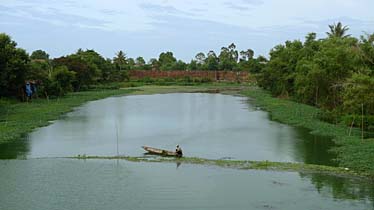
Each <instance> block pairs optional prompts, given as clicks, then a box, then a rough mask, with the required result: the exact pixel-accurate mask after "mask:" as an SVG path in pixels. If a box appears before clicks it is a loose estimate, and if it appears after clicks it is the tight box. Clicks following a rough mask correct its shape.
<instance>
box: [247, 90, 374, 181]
mask: <svg viewBox="0 0 374 210" xmlns="http://www.w3.org/2000/svg"><path fill="white" fill-rule="evenodd" d="M242 94H244V95H245V96H249V97H251V98H253V99H255V101H254V102H255V103H256V104H257V105H258V106H260V107H262V108H263V109H265V110H266V111H269V112H270V113H271V118H272V119H273V120H277V121H280V122H283V123H287V124H290V125H294V126H300V127H304V128H308V129H310V130H311V132H312V133H315V134H319V135H323V136H330V137H332V138H333V140H334V141H335V143H336V145H337V146H338V147H336V148H334V151H333V152H335V153H336V154H337V161H338V162H339V166H341V167H347V168H350V169H352V170H354V171H358V172H361V173H365V174H370V175H371V176H374V162H373V161H372V160H373V154H374V139H366V140H364V141H362V140H361V139H360V138H361V136H360V130H359V129H356V128H353V129H352V131H351V132H350V128H348V127H346V126H345V125H336V124H330V123H327V122H324V121H322V120H320V116H321V115H322V116H324V117H326V113H324V112H322V111H321V110H320V109H318V108H316V107H313V106H309V105H305V104H300V103H296V102H294V101H291V100H285V99H279V98H274V97H272V96H271V95H270V94H269V93H268V92H267V91H264V90H261V89H259V88H251V89H248V90H245V91H243V92H242ZM371 120H372V119H371Z"/></svg>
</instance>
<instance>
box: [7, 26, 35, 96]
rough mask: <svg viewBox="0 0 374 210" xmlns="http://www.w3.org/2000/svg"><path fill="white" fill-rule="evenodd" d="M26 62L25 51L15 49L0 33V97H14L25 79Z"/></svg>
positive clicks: (10, 41)
mask: <svg viewBox="0 0 374 210" xmlns="http://www.w3.org/2000/svg"><path fill="white" fill-rule="evenodd" d="M28 62H29V56H28V54H27V53H26V51H25V50H23V49H20V48H17V43H16V42H15V41H13V40H12V39H11V38H10V36H8V35H6V34H4V33H0V97H1V96H8V95H15V93H16V92H17V89H18V88H19V86H20V85H22V84H23V83H24V80H25V78H26V73H27V70H28V65H27V64H28Z"/></svg>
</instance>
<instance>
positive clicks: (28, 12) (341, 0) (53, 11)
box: [0, 0, 374, 31]
mask: <svg viewBox="0 0 374 210" xmlns="http://www.w3.org/2000/svg"><path fill="white" fill-rule="evenodd" d="M1 5H2V6H3V7H2V9H1V12H4V10H5V12H6V11H7V10H8V11H9V10H12V12H11V13H9V12H8V13H6V14H7V15H8V16H18V17H24V18H30V19H35V20H40V21H45V22H49V23H52V24H56V25H63V24H65V25H71V26H76V27H90V28H97V29H101V30H109V31H147V30H148V31H149V30H153V29H155V26H154V23H155V22H156V23H157V22H158V21H159V19H160V17H162V16H174V17H178V18H185V19H191V20H201V21H209V22H215V23H220V24H224V25H233V26H239V27H244V28H251V29H255V28H261V27H278V26H287V25H300V24H305V22H306V21H321V20H324V19H328V18H334V17H341V16H348V17H354V18H355V19H357V20H361V21H370V20H374V13H372V12H371V10H370V9H369V8H374V1H371V0H330V1H325V0H314V1H299V0H282V1H279V0H236V1H227V0H215V1H210V0H185V1H176V0H137V1H133V0H105V1H102V0H69V1H59V0H33V1H26V0H18V1H14V0H2V1H1ZM4 8H7V9H4ZM3 21H7V20H3ZM0 22H1V20H0Z"/></svg>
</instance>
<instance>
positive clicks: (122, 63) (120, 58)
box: [113, 50, 128, 71]
mask: <svg viewBox="0 0 374 210" xmlns="http://www.w3.org/2000/svg"><path fill="white" fill-rule="evenodd" d="M113 63H114V65H115V66H116V68H117V69H118V70H120V71H122V70H125V69H126V67H127V64H128V63H127V57H126V54H125V53H124V52H123V51H122V50H120V51H119V52H118V53H117V54H116V57H114V58H113Z"/></svg>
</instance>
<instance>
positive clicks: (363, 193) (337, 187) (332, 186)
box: [300, 173, 374, 209]
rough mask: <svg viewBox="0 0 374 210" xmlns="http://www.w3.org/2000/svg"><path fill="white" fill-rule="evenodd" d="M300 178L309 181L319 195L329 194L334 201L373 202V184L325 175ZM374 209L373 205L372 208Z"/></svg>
mask: <svg viewBox="0 0 374 210" xmlns="http://www.w3.org/2000/svg"><path fill="white" fill-rule="evenodd" d="M300 177H302V178H304V179H305V180H309V181H310V183H312V184H313V185H314V186H315V189H316V190H317V191H318V192H319V193H321V194H329V195H330V194H331V195H332V196H333V198H335V199H343V200H348V199H351V200H362V201H366V202H367V203H372V204H374V203H373V201H374V183H372V182H369V181H367V182H366V181H364V182H363V181H361V180H357V179H349V178H346V177H337V176H330V175H326V174H307V173H300ZM372 207H373V209H374V205H373V206H372Z"/></svg>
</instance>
